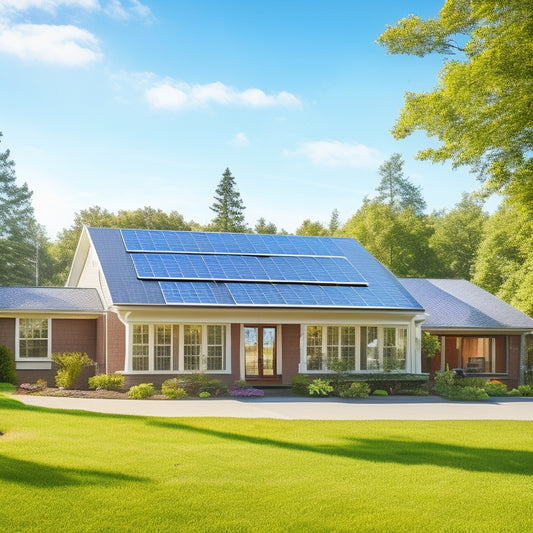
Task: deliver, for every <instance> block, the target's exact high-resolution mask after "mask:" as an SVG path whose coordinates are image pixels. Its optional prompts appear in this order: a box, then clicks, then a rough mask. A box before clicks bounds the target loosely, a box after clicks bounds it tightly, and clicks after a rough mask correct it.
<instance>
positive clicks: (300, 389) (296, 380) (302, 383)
mask: <svg viewBox="0 0 533 533" xmlns="http://www.w3.org/2000/svg"><path fill="white" fill-rule="evenodd" d="M309 383H311V379H310V378H309V376H301V375H296V376H292V378H291V390H292V392H294V394H298V395H300V396H307V395H308V394H309Z"/></svg>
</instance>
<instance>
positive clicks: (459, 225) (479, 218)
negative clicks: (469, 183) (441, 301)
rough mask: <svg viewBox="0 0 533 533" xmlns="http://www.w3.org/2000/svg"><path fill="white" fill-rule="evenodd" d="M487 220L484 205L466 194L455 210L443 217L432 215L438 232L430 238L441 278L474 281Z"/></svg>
mask: <svg viewBox="0 0 533 533" xmlns="http://www.w3.org/2000/svg"><path fill="white" fill-rule="evenodd" d="M487 218H488V216H487V214H486V213H485V212H484V211H483V202H482V201H481V200H480V199H479V198H476V197H474V196H473V195H469V194H467V193H463V195H462V198H461V201H460V202H459V203H457V204H456V205H455V207H454V209H452V210H450V211H449V212H448V213H445V214H443V215H434V216H433V227H434V230H435V232H434V233H433V235H432V236H431V237H430V239H429V244H430V246H431V247H432V248H433V250H435V252H436V254H437V257H438V262H439V265H440V266H441V267H442V271H441V273H439V275H441V276H446V277H452V278H460V279H466V280H470V279H472V274H473V272H472V270H473V266H474V262H475V260H476V257H477V252H478V249H479V245H480V243H481V240H482V239H483V228H484V225H485V222H486V220H487Z"/></svg>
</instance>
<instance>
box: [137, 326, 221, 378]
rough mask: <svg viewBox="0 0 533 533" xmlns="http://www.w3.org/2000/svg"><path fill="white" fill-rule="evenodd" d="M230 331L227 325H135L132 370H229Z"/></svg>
mask: <svg viewBox="0 0 533 533" xmlns="http://www.w3.org/2000/svg"><path fill="white" fill-rule="evenodd" d="M229 331H230V328H229V326H226V325H224V324H132V326H131V369H132V371H134V372H215V373H216V372H226V371H227V369H228V368H229V362H228V361H229V357H230V353H229V349H228V348H229V339H228V336H229ZM180 341H181V342H180Z"/></svg>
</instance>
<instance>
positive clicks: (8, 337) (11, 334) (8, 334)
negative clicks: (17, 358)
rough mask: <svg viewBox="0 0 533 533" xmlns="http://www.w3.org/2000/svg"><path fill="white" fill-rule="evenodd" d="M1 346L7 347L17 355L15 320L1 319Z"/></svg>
mask: <svg viewBox="0 0 533 533" xmlns="http://www.w3.org/2000/svg"><path fill="white" fill-rule="evenodd" d="M0 344H1V345H2V346H7V347H8V348H9V349H10V350H11V351H12V352H13V356H14V355H15V319H14V318H0Z"/></svg>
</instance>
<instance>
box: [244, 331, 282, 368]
mask: <svg viewBox="0 0 533 533" xmlns="http://www.w3.org/2000/svg"><path fill="white" fill-rule="evenodd" d="M244 355H245V361H246V377H247V378H248V377H251V378H264V377H273V376H275V375H276V327H275V326H244Z"/></svg>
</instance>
